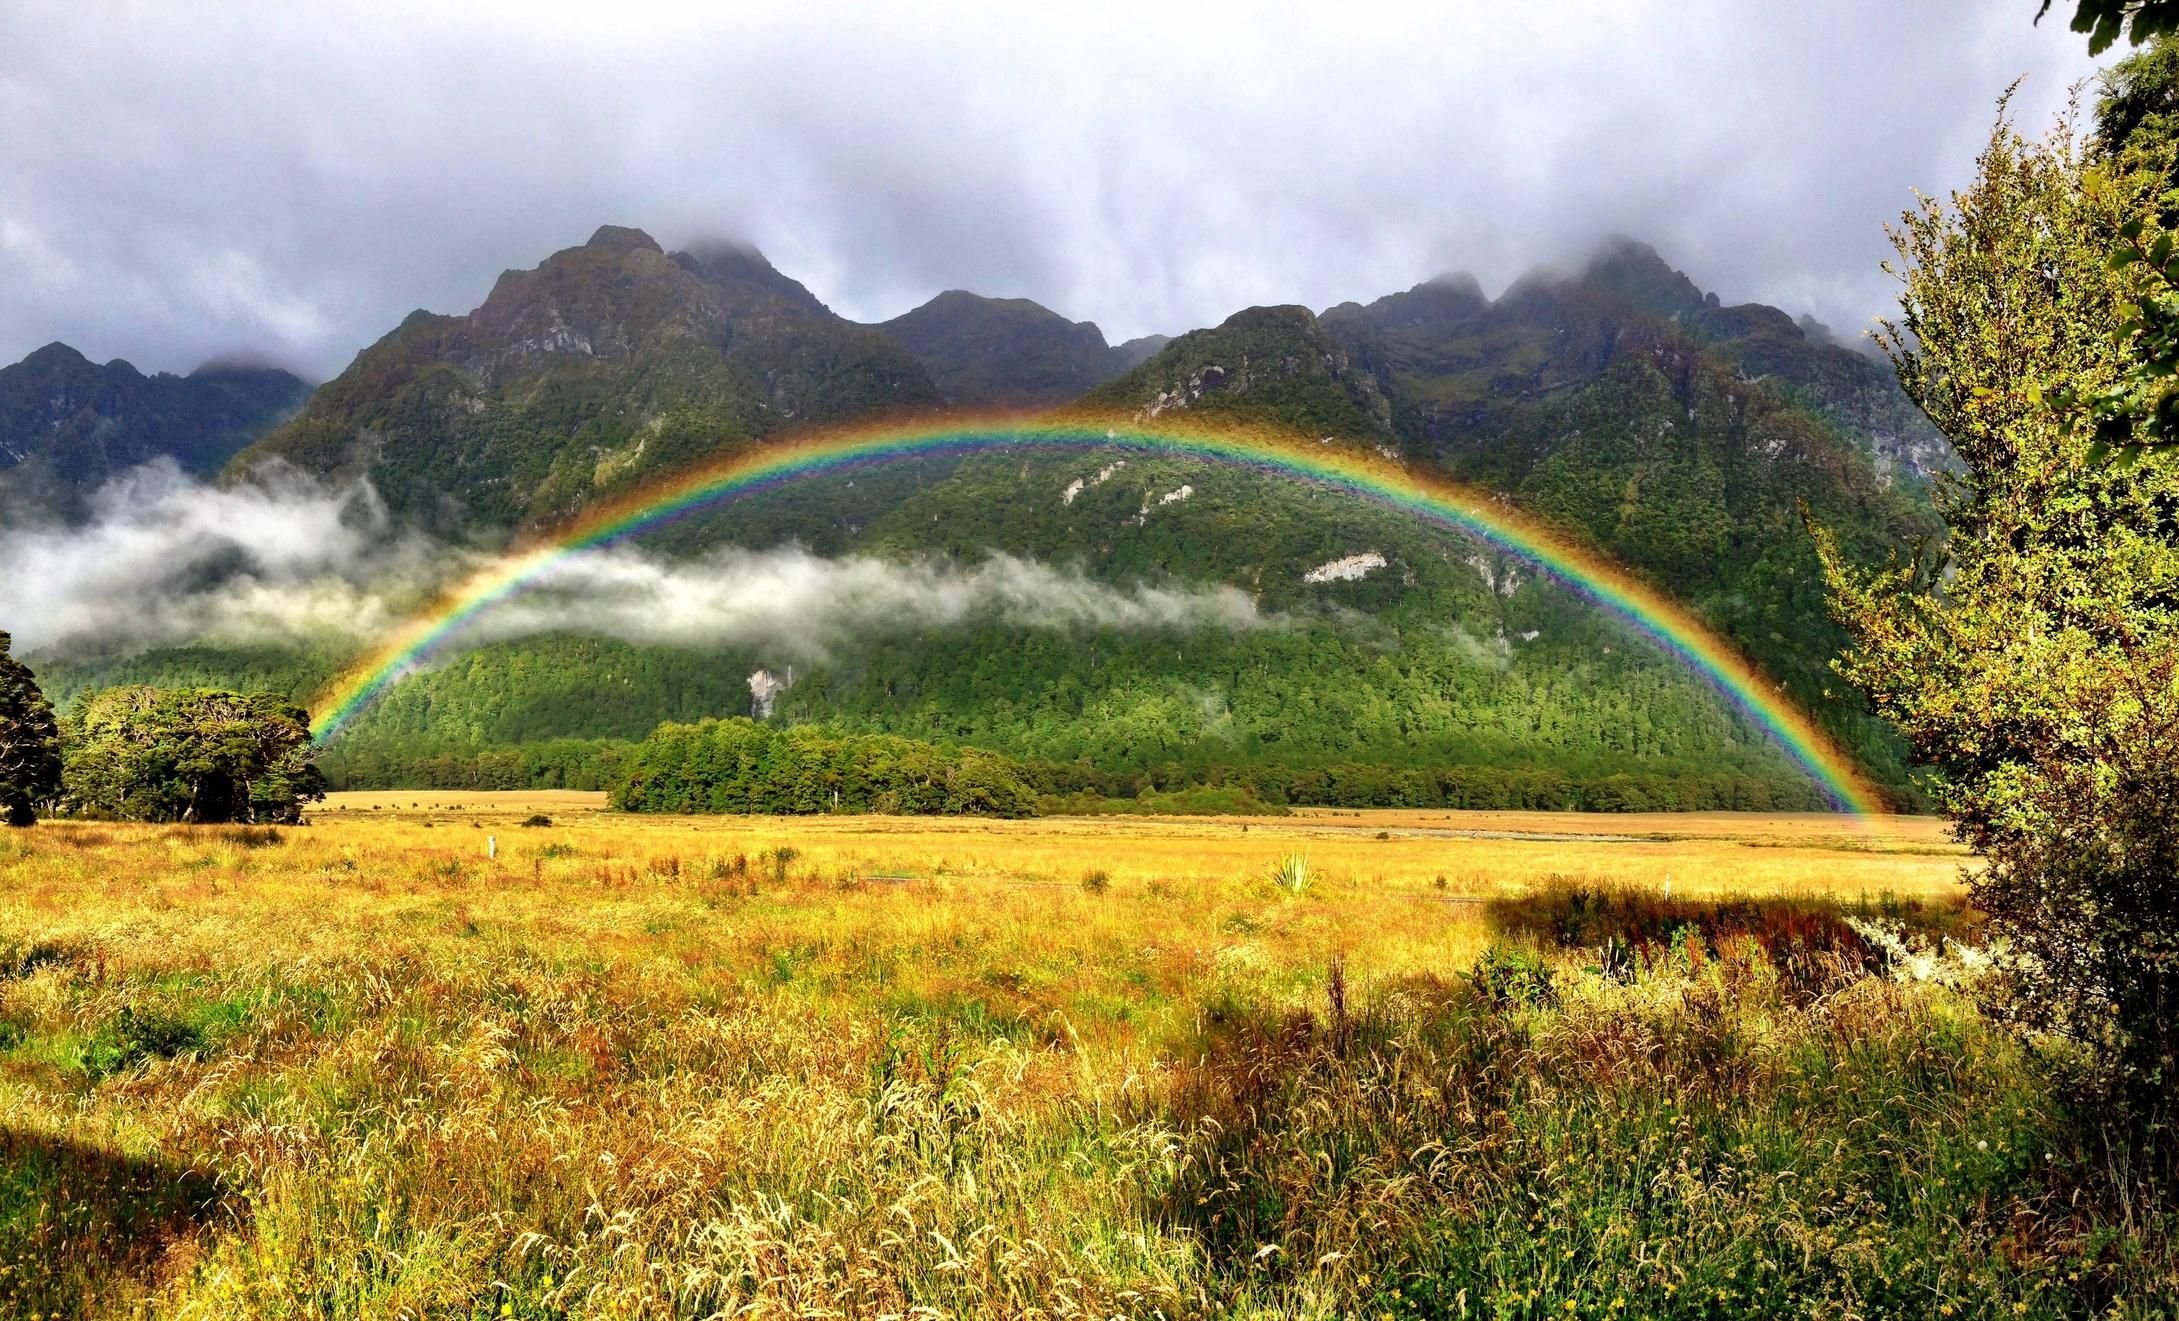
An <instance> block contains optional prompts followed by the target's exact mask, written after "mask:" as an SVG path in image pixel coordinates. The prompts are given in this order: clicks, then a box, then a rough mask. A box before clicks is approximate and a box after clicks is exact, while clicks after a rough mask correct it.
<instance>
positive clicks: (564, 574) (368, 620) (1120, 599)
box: [0, 464, 1276, 660]
mask: <svg viewBox="0 0 2179 1321" xmlns="http://www.w3.org/2000/svg"><path fill="white" fill-rule="evenodd" d="M491 562H492V561H491V557H489V556H486V555H481V554H479V553H477V552H475V551H470V550H465V549H458V548H454V547H449V546H446V545H444V544H441V543H436V542H433V541H430V540H427V539H425V538H422V537H420V536H416V535H413V534H405V535H404V534H398V533H396V532H395V531H394V530H393V529H392V528H390V527H389V525H388V522H387V519H386V516H385V513H384V510H383V507H382V506H381V505H380V503H379V502H378V500H377V498H376V496H375V495H374V493H373V492H372V491H371V490H370V488H369V487H368V486H364V485H352V486H347V487H341V488H329V487H325V486H321V485H318V484H316V483H314V482H312V481H310V480H308V479H307V478H303V477H301V476H299V475H295V474H284V475H277V476H275V477H274V478H273V479H272V480H270V481H268V482H265V483H262V484H258V485H251V486H243V487H236V488H219V487H211V486H205V485H202V484H199V483H196V482H193V481H191V480H190V479H188V478H187V477H185V476H184V475H183V474H182V473H181V472H180V471H179V470H177V469H176V468H174V467H173V466H172V465H171V464H161V465H153V466H150V467H146V468H141V469H137V470H135V471H133V472H131V473H128V474H126V475H124V476H123V477H121V478H119V479H117V480H116V481H114V482H113V483H112V484H110V485H109V486H107V487H106V488H105V489H104V490H102V491H100V492H99V493H98V495H97V496H96V497H95V498H94V500H93V502H92V516H91V518H90V520H89V521H88V522H87V523H86V524H85V525H83V526H80V527H67V528H63V527H57V526H54V527H38V528H21V529H9V530H0V565H4V566H6V569H7V572H6V573H4V574H0V628H6V629H9V630H11V631H12V632H13V633H14V635H15V643H16V646H17V649H18V650H20V651H23V652H26V653H33V652H35V653H45V654H53V655H68V654H71V653H85V652H94V651H95V652H102V653H111V652H114V651H129V650H142V649H148V648H152V647H160V646H174V645H181V644H188V643H199V642H212V643H223V644H245V645H250V644H268V643H269V644H313V643H323V642H333V643H336V644H351V645H352V644H356V643H360V642H362V641H365V640H368V639H369V638H371V637H373V636H375V635H377V634H379V633H382V632H384V631H385V630H387V629H389V628H391V627H392V626H393V625H395V624H397V623H398V622H400V621H401V620H402V619H403V618H405V617H406V616H407V615H408V614H409V613H410V612H412V611H414V610H416V609H418V608H420V607H421V606H423V605H424V604H425V603H427V602H428V601H430V600H431V599H432V598H433V596H434V595H435V594H436V593H438V592H439V591H441V590H444V589H445V588H446V587H447V586H449V585H450V584H453V583H456V582H458V581H460V580H461V579H462V578H464V577H466V576H467V575H469V574H473V573H476V572H478V571H479V570H482V569H486V568H489V567H490V566H491ZM983 621H990V622H993V623H997V624H1000V625H1002V626H1007V627H1015V628H1036V629H1097V630H1144V629H1167V630H1196V629H1220V630H1229V631H1232V630H1244V629H1253V628H1259V627H1264V626H1266V625H1268V624H1271V623H1274V622H1276V621H1275V620H1274V619H1273V618H1272V617H1269V616H1266V615H1264V614H1262V613H1261V612H1259V611H1258V609H1257V608H1256V605H1255V603H1254V602H1253V601H1252V600H1251V599H1250V598H1249V597H1248V596H1247V595H1245V594H1244V593H1242V592H1240V591H1239V590H1237V589H1235V588H1232V587H1225V586H1217V585H1212V586H1205V587H1195V586H1157V585H1149V584H1142V583H1137V584H1133V585H1130V586H1115V585H1112V584H1108V583H1102V582H1098V581H1096V580H1095V579H1093V578H1090V577H1089V576H1087V575H1086V574H1084V573H1083V572H1081V571H1080V570H1078V569H1063V568H1057V567H1054V566H1052V565H1049V564H1043V563H1039V562H1037V561H1034V560H1025V559H1020V558H1016V557H1014V556H1011V555H1004V554H997V553H993V554H991V555H989V556H987V557H986V558H984V559H982V560H980V561H977V562H974V563H969V564H960V563H955V562H952V561H948V560H939V559H927V560H912V561H908V562H905V563H900V562H894V561H889V560H881V559H877V558H873V557H870V556H847V557H842V558H826V557H823V556H819V555H814V554H811V553H810V552H808V551H807V550H804V549H802V548H800V547H797V546H783V547H778V548H773V549H768V550H746V549H741V548H734V547H726V548H721V549H718V550H715V551H712V552H710V553H708V554H705V555H702V556H698V557H694V558H688V559H666V558H662V557H659V556H655V555H652V554H649V553H647V552H645V551H644V550H642V549H641V548H638V547H634V546H627V545H622V546H615V547H609V548H606V549H603V550H598V551H592V552H587V553H583V554H579V555H573V556H570V557H568V558H566V559H564V560H560V561H558V562H556V563H554V564H552V565H551V566H550V567H548V568H547V569H546V570H545V571H544V572H543V573H542V574H540V575H539V576H538V577H537V578H536V579H535V580H534V581H533V582H531V583H530V584H528V585H527V586H526V587H525V588H524V589H522V590H521V591H519V592H518V593H516V594H515V595H514V596H512V597H511V598H510V599H508V600H507V601H505V602H504V603H502V604H500V605H498V606H496V607H494V608H493V609H491V610H490V611H488V612H486V613H485V614H483V615H482V616H480V617H479V618H477V619H476V620H474V621H472V622H471V624H469V625H468V626H467V628H466V629H465V631H464V633H463V634H462V635H461V636H460V637H459V638H458V639H456V641H457V643H458V644H475V643H480V642H486V641H497V640H504V639H509V638H518V637H527V636H534V635H537V634H543V633H589V634H598V635H603V636H607V637H614V638H619V639H623V640H625V641H629V642H635V643H643V644H665V645H676V646H693V647H701V646H719V647H728V646H731V647H740V648H756V649H758V650H760V651H761V652H762V653H763V654H764V655H765V656H766V657H767V658H776V659H779V660H790V659H824V658H825V657H827V656H830V655H832V654H835V653H836V652H838V651H840V650H841V649H843V648H845V647H848V646H850V645H852V643H853V642H854V641H855V640H856V639H857V638H861V637H867V636H871V635H874V634H882V633H901V632H912V631H917V630H928V629H938V628H953V627H961V626H965V625H968V624H971V623H976V622H983Z"/></svg>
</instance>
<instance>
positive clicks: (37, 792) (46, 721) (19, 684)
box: [0, 632, 61, 826]
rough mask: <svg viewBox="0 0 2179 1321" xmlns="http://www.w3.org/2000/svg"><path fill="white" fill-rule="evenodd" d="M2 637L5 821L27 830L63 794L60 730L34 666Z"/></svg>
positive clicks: (0, 758) (1, 812)
mask: <svg viewBox="0 0 2179 1321" xmlns="http://www.w3.org/2000/svg"><path fill="white" fill-rule="evenodd" d="M13 641H14V640H13V639H12V638H10V637H9V636H8V635H7V634H6V633H5V632H0V820H5V821H6V822H7V823H8V824H9V825H11V826H27V825H30V824H32V823H33V822H35V821H36V820H37V819H38V805H39V804H40V803H44V802H48V801H50V800H51V799H53V798H54V797H55V796H56V795H57V794H59V792H60V786H61V740H60V728H59V726H58V725H57V724H56V723H55V722H54V719H53V705H52V703H50V702H48V701H46V700H45V694H44V693H42V692H40V691H39V690H38V680H37V676H35V675H33V674H32V673H31V672H30V667H29V666H28V665H25V664H23V663H22V662H21V661H19V660H17V659H15V657H13V656H12V655H10V654H8V653H9V648H10V647H11V646H12V645H13Z"/></svg>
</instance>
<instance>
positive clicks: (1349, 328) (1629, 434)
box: [1084, 243, 1948, 749]
mask: <svg viewBox="0 0 2179 1321" xmlns="http://www.w3.org/2000/svg"><path fill="white" fill-rule="evenodd" d="M1758 367H1762V368H1766V369H1767V370H1760V371H1758V370H1756V368H1758ZM1084 402H1085V403H1086V404H1089V405H1094V406H1096V407H1100V408H1104V409H1109V410H1113V411H1120V412H1126V413H1130V414H1132V415H1133V416H1134V417H1136V418H1138V419H1148V418H1151V417H1156V416H1159V415H1161V414H1168V413H1172V412H1175V411H1186V412H1193V413H1199V414H1206V415H1211V416H1217V417H1227V418H1236V419H1247V420H1256V421H1263V422H1270V423H1276V424H1279V425H1283V426H1286V427H1289V428H1293V429H1297V430H1300V431H1301V432H1302V433H1303V434H1305V435H1313V436H1323V437H1325V438H1327V439H1337V440H1342V441H1347V442H1350V443H1362V444H1367V445H1370V446H1372V447H1373V448H1377V449H1380V450H1382V451H1384V452H1386V453H1398V454H1402V455H1404V456H1406V457H1407V458H1408V459H1410V460H1411V461H1414V462H1417V463H1421V464H1425V465H1428V466H1430V467H1434V468H1437V469H1440V470H1442V471H1446V472H1448V473H1450V474H1451V475H1453V476H1455V477H1458V478H1461V479H1463V480H1465V481H1467V482H1469V483H1471V484H1474V485H1477V486H1481V487H1485V488H1487V489H1490V490H1493V491H1495V492H1498V493H1500V494H1501V495H1503V496H1505V497H1507V498H1509V499H1510V500H1512V502H1513V503H1515V504H1517V505H1519V506H1520V507H1522V508H1523V509H1525V510H1526V511H1528V512H1529V513H1531V514H1533V515H1536V516H1539V517H1541V518H1543V519H1544V520H1545V521H1547V522H1549V523H1552V524H1554V525H1556V526H1557V527H1559V528H1560V529H1562V530H1563V531H1565V532H1567V533H1568V534H1570V535H1572V536H1573V537H1575V538H1576V539H1577V540H1582V541H1587V542H1589V543H1590V544H1593V545H1595V546H1597V547H1599V548H1601V549H1602V550H1604V551H1605V552H1607V553H1608V554H1610V555H1611V556H1612V557H1613V558H1614V559H1616V560H1618V561H1619V562H1621V563H1623V564H1626V565H1629V566H1631V567H1633V568H1634V569H1636V570H1637V571H1639V572H1641V573H1642V574H1643V575H1644V576H1645V577H1647V578H1648V579H1650V580H1651V581H1652V582H1654V583H1656V584H1657V585H1658V586H1660V587H1663V588H1664V589H1665V590H1667V591H1668V592H1670V593H1671V594H1672V595H1674V596H1675V597H1677V598H1679V599H1680V600H1682V601H1683V602H1686V603H1688V604H1690V605H1692V606H1693V607H1694V608H1695V610H1696V612H1697V613H1698V614H1699V615H1702V616H1703V617H1704V618H1705V619H1706V620H1707V622H1709V623H1710V624H1711V625H1712V627H1714V628H1715V629H1716V630H1717V631H1718V632H1720V633H1721V634H1723V635H1724V636H1726V637H1727V638H1729V639H1731V640H1732V641H1733V642H1734V643H1735V644H1736V645H1737V646H1738V647H1739V648H1740V649H1741V650H1742V651H1743V652H1745V653H1746V654H1748V655H1750V656H1752V657H1754V658H1755V659H1756V660H1757V661H1759V662H1760V663H1761V664H1762V665H1763V666H1764V668H1765V669H1766V670H1767V671H1768V672H1769V673H1770V674H1771V676H1772V677H1773V678H1775V679H1778V680H1780V681H1782V682H1783V683H1784V684H1785V685H1786V686H1787V688H1788V689H1789V691H1790V692H1791V693H1792V694H1793V696H1794V697H1795V698H1796V699H1797V700H1799V701H1800V702H1801V703H1802V704H1803V705H1805V706H1807V707H1809V708H1810V709H1812V710H1816V711H1818V712H1819V713H1825V718H1826V719H1827V722H1828V723H1830V724H1831V725H1832V727H1833V729H1834V731H1835V732H1837V733H1839V734H1840V735H1841V736H1842V737H1844V738H1846V739H1847V740H1848V741H1849V742H1852V743H1855V744H1857V745H1860V746H1862V747H1864V749H1873V748H1874V747H1876V746H1877V745H1878V744H1880V743H1882V742H1883V741H1884V740H1885V739H1886V737H1887V736H1886V735H1885V734H1884V733H1883V731H1882V730H1881V727H1880V726H1879V725H1878V724H1877V723H1876V722H1875V721H1874V720H1873V719H1871V718H1869V717H1868V716H1866V715H1865V714H1864V713H1862V712H1861V711H1860V709H1859V706H1858V703H1851V702H1846V701H1841V700H1835V699H1832V698H1829V697H1827V696H1826V693H1827V689H1828V688H1829V686H1830V683H1829V681H1830V677H1831V676H1830V672H1829V660H1830V657H1832V656H1833V655H1835V654H1837V651H1838V648H1839V646H1840V645H1841V644H1842V642H1843V641H1844V639H1843V637H1842V636H1841V635H1840V634H1839V633H1838V631H1837V630H1836V629H1835V628H1834V627H1833V626H1832V625H1831V623H1830V622H1829V620H1828V618H1827V616H1826V612H1825V607H1824V600H1823V589H1822V581H1821V575H1820V571H1819V567H1818V564H1817V562H1816V557H1815V554H1814V547H1813V543H1812V541H1811V539H1810V537H1809V534H1808V531H1807V529H1806V527H1805V525H1804V522H1803V519H1804V515H1805V516H1806V517H1812V518H1814V519H1815V520H1816V521H1817V522H1818V523H1820V524H1821V525H1823V526H1825V527H1827V528H1829V529H1830V530H1832V531H1833V532H1834V533H1836V534H1837V535H1838V536H1839V537H1840V539H1841V541H1842V543H1843V544H1844V546H1845V547H1846V548H1847V549H1848V550H1849V552H1851V553H1855V554H1857V555H1859V556H1862V557H1865V558H1867V559H1869V560H1871V561H1876V560H1881V558H1882V557H1883V555H1884V554H1885V552H1886V550H1887V549H1888V548H1889V547H1891V546H1895V545H1898V544H1901V543H1902V542H1906V541H1910V540H1912V539H1914V538H1916V537H1918V536H1925V535H1930V534H1933V533H1934V532H1935V531H1936V530H1937V526H1938V525H1937V523H1936V521H1935V519H1934V517H1933V516H1932V515H1931V512H1930V510H1929V508H1928V505H1927V503H1926V501H1925V500H1924V499H1923V498H1922V496H1921V494H1920V482H1921V480H1922V479H1923V478H1926V476H1927V475H1928V474H1929V473H1931V472H1933V471H1935V470H1936V469H1937V468H1938V467H1939V466H1941V464H1942V462H1943V461H1944V460H1945V457H1946V455H1947V454H1948V451H1946V450H1945V449H1944V447H1943V442H1942V440H1941V439H1939V438H1937V436H1936V432H1935V430H1934V428H1932V427H1931V426H1930V425H1929V423H1928V422H1927V420H1926V419H1923V418H1921V416H1920V414H1919V413H1918V412H1916V411H1915V410H1914V409H1913V408H1912V406H1911V405H1910V404H1907V402H1906V400H1905V399H1904V397H1903V396H1902V395H1900V393H1899V391H1898V389H1897V386H1896V384H1894V383H1892V382H1891V380H1890V378H1889V376H1888V374H1886V373H1885V372H1884V369H1883V368H1881V367H1879V366H1878V365H1877V364H1875V363H1874V362H1872V361H1870V360H1869V359H1867V358H1865V357H1862V356H1861V355H1859V354H1855V353H1853V352H1851V351H1850V350H1846V349H1842V348H1839V347H1837V346H1836V345H1834V344H1831V343H1829V342H1822V343H1818V342H1814V341H1812V340H1811V339H1810V337H1809V336H1808V334H1807V332H1806V331H1805V330H1804V329H1803V328H1802V327H1800V326H1798V325H1796V324H1795V323H1794V322H1793V321H1792V320H1791V319H1790V318H1788V317H1787V316H1786V315H1785V314H1784V313H1782V312H1779V311H1777V310H1775V309H1772V308H1765V307H1733V308H1724V307H1720V306H1718V303H1717V300H1716V299H1715V298H1713V297H1709V296H1706V295H1704V294H1703V293H1702V292H1701V291H1699V290H1697V289H1696V288H1695V286H1694V285H1693V284H1692V282H1690V281H1688V280H1687V278H1686V277H1685V276H1684V275H1682V274H1681V273H1679V272H1678V271H1675V270H1673V269H1672V268H1671V267H1670V266H1669V265H1667V264H1665V263H1664V261H1663V260H1662V259H1661V258H1659V257H1658V256H1657V254H1656V253H1655V252H1654V251H1653V250H1651V249H1649V248H1647V247H1645V246H1643V245H1639V244H1630V243H1616V244H1613V245H1610V246H1608V247H1607V248H1606V249H1605V250H1604V251H1603V252H1602V253H1600V254H1599V255H1598V257H1597V258H1596V259H1595V260H1594V261H1593V262H1591V263H1590V264H1589V265H1588V266H1587V267H1585V268H1584V269H1582V270H1581V271H1579V272H1576V273H1574V274H1571V275H1565V274H1550V273H1537V274H1533V275H1530V276H1528V277H1526V278H1524V279H1523V280H1521V281H1518V282H1517V283H1516V284H1515V285H1514V286H1513V287H1512V288H1510V289H1509V290H1508V291H1507V292H1506V294H1505V295H1504V296H1503V297H1501V298H1500V299H1498V300H1496V301H1495V302H1493V301H1492V300H1490V299H1488V298H1486V297H1485V296H1484V295H1483V292H1482V290H1481V288H1480V287H1479V286H1478V285H1477V283H1476V282H1475V281H1474V280H1473V279H1472V278H1470V277H1465V276H1454V277H1448V278H1445V279H1440V280H1435V281H1431V282H1429V283H1426V284H1423V285H1419V286H1417V287H1415V288H1414V289H1411V290H1409V291H1407V292H1406V293H1402V294H1394V295H1390V296H1388V297H1385V298H1380V299H1378V300H1376V301H1375V302H1373V303H1371V304H1369V305H1367V306H1366V307H1365V306H1360V305H1356V304H1343V305H1341V306H1339V307H1335V308H1332V309H1330V310H1329V311H1327V312H1326V313H1325V314H1324V315H1323V316H1322V317H1321V318H1319V317H1315V316H1312V315H1311V314H1310V313H1309V312H1308V311H1307V310H1306V309H1303V308H1299V307H1275V308H1252V309H1250V310H1248V311H1246V312H1242V313H1239V314H1236V315H1235V316H1234V317H1232V318H1230V319H1228V320H1227V321H1226V322H1225V323H1224V324H1223V325H1221V326H1219V327H1217V328H1215V329H1212V330H1202V331H1195V332H1193V333H1191V334H1187V335H1183V336H1181V337H1180V338H1179V339H1177V340H1174V341H1173V342H1172V343H1170V344H1168V345H1166V346H1165V348H1164V349H1162V350H1161V351H1160V352H1159V353H1157V354H1156V355H1155V356H1153V357H1152V358H1151V359H1150V360H1149V361H1147V362H1145V363H1144V364H1143V365H1142V366H1140V367H1138V368H1136V369H1135V370H1133V371H1131V372H1129V373H1127V374H1125V375H1123V376H1121V377H1119V378H1117V379H1115V380H1113V381H1110V382H1107V383H1106V384H1104V385H1102V386H1100V387H1098V388H1097V389H1096V390H1095V391H1092V392H1091V393H1090V394H1089V395H1088V396H1087V397H1086V398H1085V401H1084ZM1901 474H1906V475H1908V480H1904V481H1902V480H1900V475H1901Z"/></svg>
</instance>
